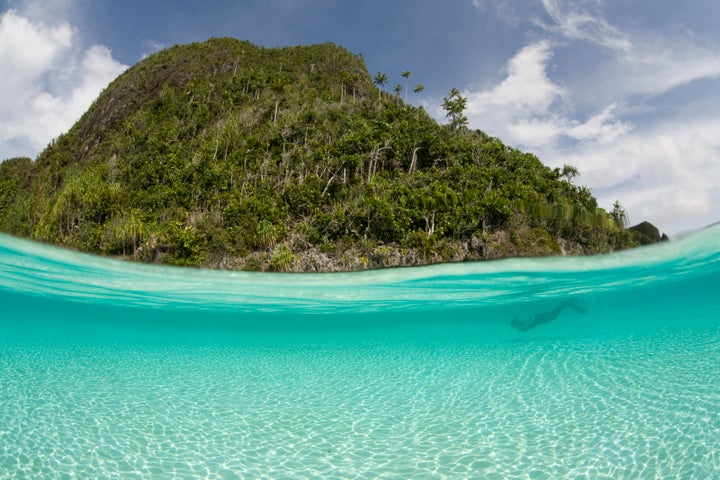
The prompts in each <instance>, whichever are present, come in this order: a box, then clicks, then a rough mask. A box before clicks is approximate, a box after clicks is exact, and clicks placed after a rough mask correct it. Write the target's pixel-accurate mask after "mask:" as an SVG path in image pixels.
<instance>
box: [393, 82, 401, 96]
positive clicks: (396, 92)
mask: <svg viewBox="0 0 720 480" xmlns="http://www.w3.org/2000/svg"><path fill="white" fill-rule="evenodd" d="M393 90H394V91H395V96H396V97H398V98H400V92H402V90H403V86H402V85H400V84H399V83H398V84H397V85H395V88H394V89H393Z"/></svg>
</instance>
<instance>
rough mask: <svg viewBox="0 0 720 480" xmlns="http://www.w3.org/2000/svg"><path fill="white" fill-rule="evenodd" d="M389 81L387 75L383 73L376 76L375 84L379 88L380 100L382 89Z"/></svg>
mask: <svg viewBox="0 0 720 480" xmlns="http://www.w3.org/2000/svg"><path fill="white" fill-rule="evenodd" d="M387 79H388V77H387V75H385V74H384V73H382V72H378V73H377V75H375V79H374V80H373V81H374V82H375V85H377V86H378V87H379V90H378V100H380V98H382V88H383V87H384V86H385V82H387Z"/></svg>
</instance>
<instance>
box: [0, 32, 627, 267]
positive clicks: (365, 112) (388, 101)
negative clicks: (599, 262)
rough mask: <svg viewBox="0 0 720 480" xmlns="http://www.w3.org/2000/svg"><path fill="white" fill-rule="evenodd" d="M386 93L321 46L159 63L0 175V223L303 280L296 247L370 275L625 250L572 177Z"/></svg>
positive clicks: (190, 51) (186, 52)
mask: <svg viewBox="0 0 720 480" xmlns="http://www.w3.org/2000/svg"><path fill="white" fill-rule="evenodd" d="M404 73H407V74H408V75H407V76H406V75H404ZM403 76H404V77H405V79H406V80H407V78H408V77H409V72H407V71H406V72H403ZM385 82H387V76H386V75H384V74H382V73H378V74H377V75H376V76H375V78H374V79H373V78H371V76H370V75H369V74H368V72H367V70H366V68H365V65H364V64H363V61H362V59H361V58H359V57H357V56H355V55H352V54H351V53H349V52H347V51H346V50H344V49H342V48H339V47H337V46H335V45H332V44H324V45H314V46H304V47H293V48H279V49H266V48H262V47H257V46H254V45H252V44H250V43H248V42H240V41H237V40H232V39H213V40H210V41H208V42H205V43H201V44H192V45H186V46H177V47H173V48H170V49H167V50H164V51H161V52H158V53H156V54H154V55H151V56H150V57H148V58H147V59H145V60H143V61H142V62H141V63H139V64H138V65H136V66H134V67H132V68H131V69H129V70H128V71H126V72H125V73H124V74H122V75H121V76H120V77H118V79H116V80H115V81H114V82H113V83H112V84H111V85H110V86H109V87H108V88H107V89H106V90H105V92H103V93H102V94H101V95H100V97H99V98H98V99H97V101H96V102H95V103H94V104H93V106H92V107H91V108H90V110H89V111H88V112H87V113H86V114H85V115H84V116H83V117H82V118H81V119H80V121H79V122H78V123H77V124H75V126H74V127H73V128H72V129H71V130H70V131H69V132H68V133H67V134H65V135H63V136H61V137H60V138H58V139H57V140H56V141H55V142H54V143H53V144H51V145H50V146H48V148H47V149H46V150H45V151H44V152H43V153H41V154H40V156H39V157H38V158H37V159H36V160H35V161H31V160H30V159H11V160H7V161H5V162H3V163H1V164H0V229H2V230H4V231H7V232H10V233H14V234H17V235H22V236H28V237H31V238H36V239H41V240H44V241H48V242H53V243H60V244H64V245H69V246H73V247H76V248H79V249H83V250H88V251H94V252H102V253H106V254H110V255H122V256H124V257H131V258H137V259H139V260H146V261H156V262H165V263H171V264H179V265H203V266H218V265H221V264H222V265H238V266H239V267H242V268H247V269H265V270H268V269H271V270H275V271H287V270H298V269H303V268H305V267H304V265H305V264H304V263H303V262H305V261H306V259H307V258H309V257H310V256H312V255H310V253H312V254H313V255H316V256H318V255H319V256H321V257H322V258H325V259H326V260H327V261H328V262H336V263H337V264H338V265H340V267H338V268H370V267H373V266H384V265H389V264H418V263H428V262H435V261H449V260H463V259H475V258H490V257H493V256H499V255H503V254H505V253H506V252H512V253H513V254H521V255H532V254H547V253H556V252H557V251H558V248H559V247H557V245H559V244H560V241H561V240H562V242H565V243H572V244H574V245H576V246H577V248H576V250H578V251H583V252H596V251H608V250H612V249H615V248H624V247H627V246H630V245H631V241H630V240H629V238H630V237H629V236H624V235H623V234H622V231H621V230H619V229H618V227H617V225H616V224H615V222H613V221H612V220H613V218H614V216H613V215H610V214H608V213H607V212H605V211H604V210H602V209H599V208H598V207H597V202H596V201H595V199H594V198H593V197H592V195H591V193H590V191H589V190H588V189H587V188H584V187H577V186H575V185H573V184H572V183H570V181H571V180H572V178H573V177H574V176H575V175H577V170H575V169H573V167H569V166H566V167H564V168H563V169H562V170H560V169H555V170H552V169H550V168H548V167H546V166H544V165H543V164H542V163H541V162H540V161H539V160H538V159H537V158H536V157H535V156H533V155H531V154H527V153H523V152H520V151H518V150H516V149H513V148H509V147H507V146H506V145H504V144H503V143H502V142H501V141H500V140H499V139H497V138H492V137H489V136H487V135H486V134H484V133H483V132H481V131H471V130H468V129H467V128H465V125H466V123H467V118H466V117H465V116H464V114H463V111H464V109H465V107H466V99H464V98H463V97H462V96H460V93H459V92H458V91H457V90H455V89H453V91H452V92H451V94H450V96H449V98H447V99H445V103H444V104H443V106H444V108H445V109H446V111H447V113H448V117H449V119H450V128H447V127H443V126H441V125H439V124H438V123H437V122H435V121H434V120H433V119H431V118H430V117H429V116H428V114H427V113H426V112H425V111H424V110H423V109H422V108H416V107H412V106H409V105H407V104H405V102H403V101H402V99H400V98H398V97H399V92H400V91H401V90H398V91H397V92H398V97H395V98H393V97H391V96H388V95H382V94H381V92H382V91H381V90H379V89H378V88H376V86H375V85H377V86H379V87H383V86H384V85H385ZM406 91H407V89H406ZM415 91H416V92H419V91H422V88H421V85H419V86H418V87H416V88H415ZM461 127H462V128H461ZM616 220H617V219H616ZM501 232H510V233H511V234H510V235H505V236H503V235H501ZM513 232H515V234H512V233H513ZM518 232H525V233H523V234H522V235H521V234H520V233H518ZM525 234H527V235H532V236H533V238H534V239H540V240H538V241H536V242H535V243H533V242H529V241H525V240H526V239H525V237H523V235H525ZM496 238H507V239H508V240H507V242H512V243H513V245H514V246H513V247H512V248H509V247H507V248H506V246H502V245H501V243H499V242H500V241H499V240H498V241H495V240H493V239H496ZM537 245H541V246H542V248H540V247H537ZM303 252H305V253H303ZM308 252H309V253H308ZM217 259H221V260H222V261H221V260H217ZM233 259H240V260H238V261H237V262H235V261H234V260H233ZM242 259H244V260H242ZM363 259H364V260H363ZM233 262H234V263H233ZM392 262H395V263H392ZM243 266H244V267H243Z"/></svg>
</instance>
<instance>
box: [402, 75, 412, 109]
mask: <svg viewBox="0 0 720 480" xmlns="http://www.w3.org/2000/svg"><path fill="white" fill-rule="evenodd" d="M400 75H401V76H402V77H403V78H404V79H405V103H407V91H408V78H410V70H405V71H404V72H402V73H401V74H400Z"/></svg>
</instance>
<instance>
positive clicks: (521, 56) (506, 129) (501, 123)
mask: <svg viewBox="0 0 720 480" xmlns="http://www.w3.org/2000/svg"><path fill="white" fill-rule="evenodd" d="M551 59H552V45H551V43H550V42H549V41H540V42H537V43H533V44H530V45H528V46H526V47H524V48H522V49H521V50H520V51H519V52H518V53H516V54H515V56H513V57H512V58H511V59H510V60H509V61H508V66H507V76H506V77H505V78H504V79H503V80H502V81H501V82H500V83H498V84H497V85H495V86H492V87H490V88H488V89H484V90H482V89H481V90H472V89H469V90H466V91H464V92H463V94H464V95H465V96H466V97H467V99H468V108H467V112H466V113H467V116H468V119H469V120H470V123H471V125H474V126H476V127H478V128H481V129H485V130H486V131H488V133H490V134H492V135H496V136H499V137H500V138H502V139H503V140H504V141H506V142H508V143H510V144H512V145H514V146H519V147H523V148H530V149H537V148H539V147H542V146H543V145H547V144H552V143H553V142H555V141H557V140H558V139H560V138H561V137H569V138H572V139H575V140H583V141H593V142H606V141H611V140H612V139H614V138H615V137H617V136H618V135H620V134H622V133H624V132H626V131H628V130H629V129H630V127H629V125H627V124H626V123H624V122H622V121H620V120H619V119H617V118H616V117H615V114H614V112H615V109H616V107H617V105H616V104H611V105H609V106H606V107H604V108H603V109H602V110H601V111H600V112H599V113H597V114H595V115H594V116H592V117H591V118H589V119H588V120H586V121H585V122H580V121H578V120H576V119H573V118H572V117H571V116H570V114H571V107H572V102H571V98H570V92H568V90H567V89H566V88H565V87H563V86H560V85H558V84H557V83H555V82H553V81H552V80H551V79H550V78H549V76H548V74H547V71H546V70H547V68H548V64H549V62H550V60H551Z"/></svg>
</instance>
